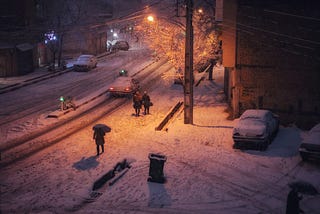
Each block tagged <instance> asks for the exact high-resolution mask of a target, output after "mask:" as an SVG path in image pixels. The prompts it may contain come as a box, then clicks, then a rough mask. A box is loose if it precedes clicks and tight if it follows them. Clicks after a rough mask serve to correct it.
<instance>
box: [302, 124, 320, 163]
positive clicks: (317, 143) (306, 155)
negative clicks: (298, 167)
mask: <svg viewBox="0 0 320 214" xmlns="http://www.w3.org/2000/svg"><path fill="white" fill-rule="evenodd" d="M299 153H300V156H301V158H302V160H303V161H307V160H309V159H317V160H320V123H319V124H317V125H316V126H314V127H313V128H312V129H311V130H310V131H309V132H308V135H307V137H306V138H305V139H304V140H303V141H302V143H301V145H300V147H299Z"/></svg>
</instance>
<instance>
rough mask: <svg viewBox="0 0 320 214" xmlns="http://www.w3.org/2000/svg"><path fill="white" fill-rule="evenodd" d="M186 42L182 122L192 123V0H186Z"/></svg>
mask: <svg viewBox="0 0 320 214" xmlns="http://www.w3.org/2000/svg"><path fill="white" fill-rule="evenodd" d="M186 2H187V5H186V6H187V8H186V9H187V14H186V44H185V71H184V124H193V82H194V81H193V27H192V12H193V0H186Z"/></svg>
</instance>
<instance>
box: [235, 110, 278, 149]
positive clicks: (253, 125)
mask: <svg viewBox="0 0 320 214" xmlns="http://www.w3.org/2000/svg"><path fill="white" fill-rule="evenodd" d="M278 130H279V119H278V116H277V115H275V114H273V113H272V112H271V111H269V110H263V109H248V110H246V111H245V112H244V113H243V114H242V115H241V116H240V118H239V121H238V123H237V124H236V125H235V126H234V128H233V134H232V138H233V141H234V144H233V148H235V149H253V150H261V151H262V150H266V149H267V148H268V145H269V144H270V143H271V142H272V140H273V139H274V138H275V136H276V135H277V132H278Z"/></svg>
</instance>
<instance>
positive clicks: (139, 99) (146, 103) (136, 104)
mask: <svg viewBox="0 0 320 214" xmlns="http://www.w3.org/2000/svg"><path fill="white" fill-rule="evenodd" d="M152 105H153V104H152V102H151V100H150V96H149V95H148V93H147V92H146V91H144V92H143V95H141V94H140V92H139V91H137V92H136V93H135V94H134V95H133V108H134V110H135V116H136V117H138V116H140V110H141V108H142V106H143V108H144V112H143V114H145V115H146V114H150V111H149V110H150V106H152Z"/></svg>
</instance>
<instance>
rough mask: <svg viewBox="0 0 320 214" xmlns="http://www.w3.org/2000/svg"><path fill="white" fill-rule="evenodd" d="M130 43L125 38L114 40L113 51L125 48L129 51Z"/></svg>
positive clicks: (112, 43) (124, 49)
mask: <svg viewBox="0 0 320 214" xmlns="http://www.w3.org/2000/svg"><path fill="white" fill-rule="evenodd" d="M129 48H130V47H129V43H128V42H127V41H124V40H113V41H112V42H111V51H117V50H123V51H128V50H129Z"/></svg>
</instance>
